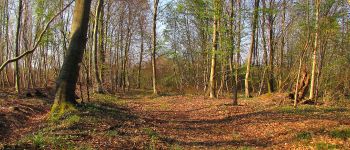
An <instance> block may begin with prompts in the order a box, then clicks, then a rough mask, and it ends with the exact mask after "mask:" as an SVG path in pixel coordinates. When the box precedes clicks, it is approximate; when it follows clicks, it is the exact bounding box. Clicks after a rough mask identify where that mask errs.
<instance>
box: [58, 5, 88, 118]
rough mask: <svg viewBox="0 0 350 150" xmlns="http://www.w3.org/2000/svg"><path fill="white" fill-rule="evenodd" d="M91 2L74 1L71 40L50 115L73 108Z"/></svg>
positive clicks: (60, 113) (59, 113) (75, 102)
mask: <svg viewBox="0 0 350 150" xmlns="http://www.w3.org/2000/svg"><path fill="white" fill-rule="evenodd" d="M90 5H91V0H76V2H75V8H74V15H73V22H72V28H71V35H72V36H71V39H70V42H69V46H68V51H67V55H66V57H65V59H64V62H63V65H62V68H61V71H60V74H59V76H58V79H57V82H56V83H57V84H56V95H55V102H54V105H53V106H52V109H51V115H53V116H57V115H58V116H59V115H62V114H63V113H64V112H65V111H67V110H68V109H71V108H74V105H75V104H77V101H76V100H75V89H76V83H77V79H78V76H79V63H81V61H82V57H83V54H84V49H85V47H86V41H87V38H86V35H87V29H88V25H89V14H90Z"/></svg>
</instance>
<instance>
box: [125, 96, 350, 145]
mask: <svg viewBox="0 0 350 150" xmlns="http://www.w3.org/2000/svg"><path fill="white" fill-rule="evenodd" d="M230 102H231V100H230V99H218V100H211V99H205V98H203V97H183V96H174V97H161V98H156V99H153V100H144V101H140V100H135V101H133V100H128V102H127V104H128V107H129V108H132V110H133V111H134V112H136V113H135V114H137V115H138V116H140V117H141V118H144V119H145V120H146V122H147V123H148V124H150V127H151V128H153V129H154V130H155V131H156V132H157V133H158V134H159V135H160V140H161V141H162V142H164V143H167V144H176V145H180V146H182V147H185V148H191V149H193V148H198V149H204V148H212V149H217V148H241V147H243V148H244V147H247V148H258V149H260V148H263V149H264V148H274V149H285V148H293V147H294V146H295V143H293V141H295V136H296V133H298V132H303V131H308V132H323V131H322V130H324V129H326V128H328V129H331V128H334V127H337V126H341V125H349V124H347V123H344V122H342V120H349V117H344V118H336V117H335V116H333V114H334V113H342V110H330V111H329V112H328V113H321V112H317V111H315V112H310V113H311V114H310V115H308V114H307V115H305V114H293V113H285V112H283V111H277V110H276V109H275V108H273V107H271V106H277V104H278V103H279V102H278V101H271V100H268V101H265V102H264V101H263V100H260V103H256V101H255V100H249V99H248V100H241V103H240V106H230ZM266 106H270V107H267V108H264V107H266ZM259 108H260V109H259ZM263 108H264V109H263Z"/></svg>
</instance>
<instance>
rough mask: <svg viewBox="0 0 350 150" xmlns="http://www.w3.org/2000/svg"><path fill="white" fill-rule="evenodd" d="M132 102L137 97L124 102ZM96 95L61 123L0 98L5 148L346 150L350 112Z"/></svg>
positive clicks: (273, 100)
mask: <svg viewBox="0 0 350 150" xmlns="http://www.w3.org/2000/svg"><path fill="white" fill-rule="evenodd" d="M126 95H133V96H126ZM149 95H150V94H144V93H143V94H141V92H140V93H136V94H135V93H133V94H130V93H129V94H125V95H120V96H118V97H114V96H110V95H94V96H93V99H92V101H91V102H88V103H86V104H84V106H82V107H81V108H79V109H78V110H77V111H75V112H72V113H70V114H67V115H65V116H64V118H63V119H60V120H57V119H56V120H55V119H51V120H47V116H48V115H47V114H48V112H49V109H50V106H51V102H50V101H49V100H47V99H19V100H10V99H11V96H7V97H1V99H0V102H1V103H0V106H1V109H0V126H1V129H0V133H1V135H0V138H1V139H0V140H1V141H0V142H1V144H0V148H1V147H2V149H23V148H27V149H32V148H40V149H96V148H98V149H230V148H232V149H297V148H299V149H349V147H350V111H349V109H348V108H346V107H336V106H306V105H304V106H300V107H299V108H297V109H294V108H293V107H291V106H290V105H289V104H287V103H286V102H284V103H283V104H282V103H281V100H283V99H284V96H283V94H274V95H264V96H261V97H257V98H251V99H240V106H231V105H230V102H231V99H228V98H227V99H217V100H214V99H205V98H204V97H202V96H189V95H186V96H160V97H151V96H149ZM5 99H6V100H5Z"/></svg>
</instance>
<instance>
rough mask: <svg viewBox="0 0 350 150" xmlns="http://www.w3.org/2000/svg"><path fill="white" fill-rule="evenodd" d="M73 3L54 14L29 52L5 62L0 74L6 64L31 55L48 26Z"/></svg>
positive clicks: (0, 68)
mask: <svg viewBox="0 0 350 150" xmlns="http://www.w3.org/2000/svg"><path fill="white" fill-rule="evenodd" d="M73 2H74V0H73V1H71V2H70V3H69V4H68V5H67V6H65V7H64V8H63V9H62V10H60V11H59V12H58V13H57V14H55V16H53V17H52V18H51V19H50V21H49V22H48V23H47V24H46V26H45V28H44V30H43V31H42V32H41V33H40V36H39V39H38V40H37V42H36V43H35V45H34V47H33V48H32V49H31V50H28V51H26V52H24V53H22V54H21V55H19V56H17V57H15V58H12V59H9V60H7V61H5V62H4V63H3V64H2V65H1V67H0V72H1V71H2V70H4V68H5V67H6V66H7V65H8V64H10V63H13V62H16V61H18V60H20V59H21V58H23V57H25V56H27V55H29V54H32V53H33V52H34V51H35V50H36V49H37V47H38V46H39V43H40V41H41V39H42V38H43V36H44V34H45V33H46V31H47V29H48V28H49V26H50V24H51V23H52V22H53V21H54V20H55V18H57V17H58V16H59V15H60V14H61V13H62V12H63V11H65V10H66V9H67V8H68V7H69V6H70V5H72V4H73Z"/></svg>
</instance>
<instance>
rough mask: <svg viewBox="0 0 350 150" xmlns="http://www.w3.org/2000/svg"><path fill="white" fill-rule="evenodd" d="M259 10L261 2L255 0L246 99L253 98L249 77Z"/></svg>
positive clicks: (246, 77)
mask: <svg viewBox="0 0 350 150" xmlns="http://www.w3.org/2000/svg"><path fill="white" fill-rule="evenodd" d="M258 9H259V0H255V3H254V13H253V20H252V33H251V43H250V48H249V52H248V57H247V71H246V75H245V81H244V83H245V84H244V85H245V96H246V97H250V96H251V95H250V91H249V75H250V67H251V62H252V56H253V50H254V49H255V33H256V28H257V24H258V11H259V10H258Z"/></svg>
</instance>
